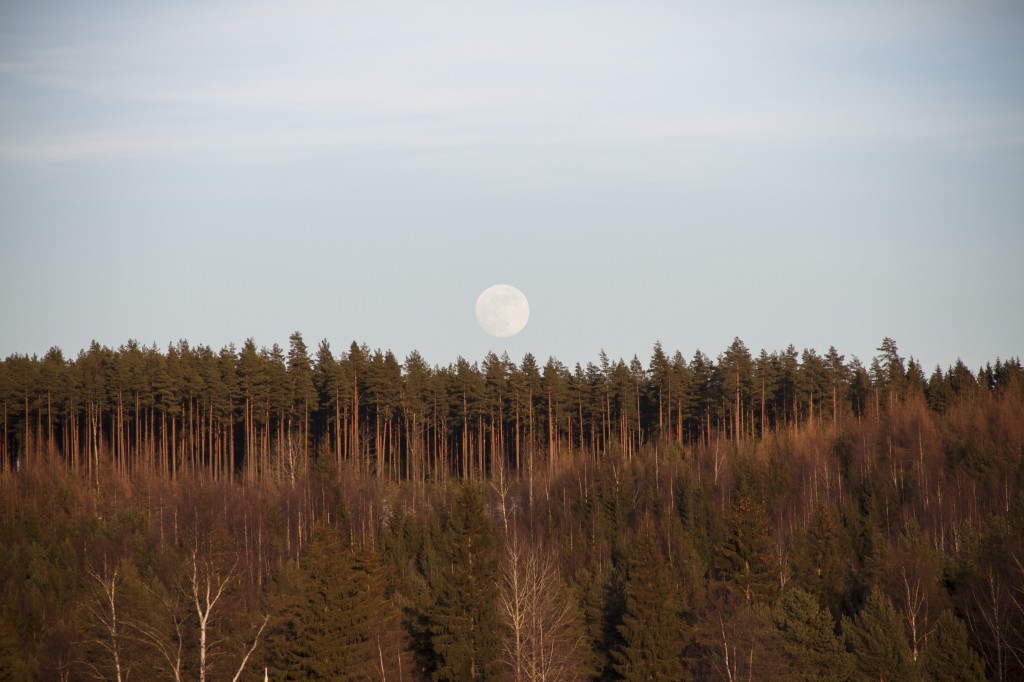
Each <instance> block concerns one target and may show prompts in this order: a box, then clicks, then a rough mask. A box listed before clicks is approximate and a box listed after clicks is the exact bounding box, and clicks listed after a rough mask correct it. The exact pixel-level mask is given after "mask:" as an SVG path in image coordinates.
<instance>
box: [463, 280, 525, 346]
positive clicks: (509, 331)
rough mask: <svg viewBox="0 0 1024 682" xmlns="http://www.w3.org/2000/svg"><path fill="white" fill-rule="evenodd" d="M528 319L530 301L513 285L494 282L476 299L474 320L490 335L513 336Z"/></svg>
mask: <svg viewBox="0 0 1024 682" xmlns="http://www.w3.org/2000/svg"><path fill="white" fill-rule="evenodd" d="M529 319H530V303H529V301H527V300H526V296H524V295H523V292H521V291H519V289H516V288H515V287H514V286H510V285H508V284H495V285H494V286H492V287H487V288H486V289H484V291H483V293H482V294H480V296H479V297H478V298H477V299H476V321H477V322H479V323H480V327H481V328H482V329H483V330H484V331H485V332H487V333H488V334H490V335H491V336H501V337H508V336H515V335H516V334H518V333H519V332H521V331H523V327H525V326H526V322H527V321H528V320H529Z"/></svg>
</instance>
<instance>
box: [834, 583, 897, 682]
mask: <svg viewBox="0 0 1024 682" xmlns="http://www.w3.org/2000/svg"><path fill="white" fill-rule="evenodd" d="M843 635H844V636H845V637H846V642H847V645H848V646H849V647H850V650H851V651H852V652H853V653H854V657H855V665H854V672H855V673H856V679H861V680H865V681H868V680H870V681H874V680H879V679H883V680H891V681H892V682H900V681H901V680H911V679H913V666H912V661H911V659H910V648H909V646H908V645H907V640H906V636H905V635H904V632H903V622H902V621H901V620H900V617H899V614H898V613H896V608H895V607H894V606H893V604H892V600H890V599H889V597H887V596H886V595H885V593H884V592H882V591H881V590H878V589H874V590H872V591H871V592H870V593H869V594H868V598H867V601H866V602H865V603H864V608H863V609H861V611H860V613H859V614H857V616H856V617H855V618H853V619H850V618H847V617H844V618H843Z"/></svg>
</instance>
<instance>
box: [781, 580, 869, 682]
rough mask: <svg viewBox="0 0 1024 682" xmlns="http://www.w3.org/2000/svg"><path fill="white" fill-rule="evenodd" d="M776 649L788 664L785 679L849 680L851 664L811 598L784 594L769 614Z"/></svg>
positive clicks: (826, 617) (809, 681)
mask: <svg viewBox="0 0 1024 682" xmlns="http://www.w3.org/2000/svg"><path fill="white" fill-rule="evenodd" d="M772 621H773V622H774V624H775V628H776V630H777V637H778V643H779V649H780V652H781V654H782V656H783V657H784V658H785V659H786V661H787V662H788V663H789V667H790V671H789V675H790V677H789V679H792V680H804V681H806V682H812V681H813V682H825V681H826V680H835V681H836V682H841V681H842V680H846V679H848V678H849V675H850V672H851V671H852V668H853V660H852V658H851V657H850V655H849V654H848V653H847V652H846V650H845V649H844V648H843V645H842V643H841V642H840V641H839V640H838V639H837V638H836V635H835V622H834V621H833V620H832V616H831V614H830V613H829V612H828V610H827V609H822V608H821V607H820V605H819V604H818V601H817V600H816V599H815V598H814V596H813V595H811V594H809V593H808V592H805V591H803V590H801V589H799V588H793V589H789V590H787V592H786V594H785V595H784V596H783V597H782V600H781V601H780V602H779V604H778V605H777V606H776V607H775V609H774V611H773V613H772Z"/></svg>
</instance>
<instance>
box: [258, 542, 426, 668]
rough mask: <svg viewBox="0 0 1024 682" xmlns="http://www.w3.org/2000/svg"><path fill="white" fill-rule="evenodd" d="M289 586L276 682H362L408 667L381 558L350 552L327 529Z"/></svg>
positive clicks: (275, 638)
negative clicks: (326, 681) (316, 681)
mask: <svg viewBox="0 0 1024 682" xmlns="http://www.w3.org/2000/svg"><path fill="white" fill-rule="evenodd" d="M289 580H290V581H291V583H292V584H291V586H290V587H291V589H290V590H289V592H291V594H290V598H289V600H288V602H287V603H286V604H285V607H284V615H283V617H282V618H281V620H280V623H279V624H278V627H277V628H276V631H275V632H274V634H273V635H272V636H271V638H270V640H269V642H268V649H269V655H268V658H269V659H270V664H271V666H272V668H273V670H274V671H275V672H276V675H277V678H276V679H282V680H305V679H310V678H313V679H330V680H356V679H365V678H367V677H372V678H377V677H379V676H381V674H382V673H383V674H384V675H385V676H386V677H390V676H392V674H394V675H397V674H398V673H399V671H400V670H402V669H405V670H408V669H409V668H410V661H409V659H408V657H407V656H406V654H405V653H404V647H403V645H402V638H401V632H400V626H399V623H398V611H397V609H396V608H395V607H394V606H393V605H392V604H391V603H390V602H389V601H388V600H387V599H386V597H385V595H384V585H383V580H382V579H381V566H380V561H379V559H378V558H377V557H376V555H374V554H368V553H366V552H351V551H346V550H345V549H344V548H343V547H342V544H341V541H340V539H339V537H338V534H337V532H336V531H335V530H334V529H333V528H331V527H330V526H328V525H327V524H324V523H321V524H319V525H318V526H317V527H316V528H315V529H314V531H313V538H312V540H311V541H310V543H309V545H308V546H307V548H306V551H305V553H304V554H303V556H302V567H301V569H298V571H297V572H296V573H295V574H293V575H292V576H290V577H286V578H285V579H284V580H283V581H282V582H289ZM382 666H383V670H382Z"/></svg>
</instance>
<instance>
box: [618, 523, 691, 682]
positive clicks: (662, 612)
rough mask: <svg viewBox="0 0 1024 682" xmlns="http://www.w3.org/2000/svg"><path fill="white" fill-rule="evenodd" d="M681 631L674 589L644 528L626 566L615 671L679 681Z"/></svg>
mask: <svg viewBox="0 0 1024 682" xmlns="http://www.w3.org/2000/svg"><path fill="white" fill-rule="evenodd" d="M682 630H683V621H682V618H681V616H680V607H679V598H678V590H677V588H676V585H675V583H674V581H673V579H672V576H671V575H670V574H669V572H668V565H667V563H666V562H665V559H664V558H663V557H662V554H661V550H659V549H658V546H657V544H656V542H655V539H654V537H653V531H651V530H649V529H648V530H645V531H643V532H641V534H640V541H639V546H638V547H637V550H636V556H635V558H634V559H632V560H631V561H630V563H629V568H628V574H627V578H626V611H625V613H624V614H623V616H622V623H621V624H620V625H619V635H620V636H621V638H622V641H621V644H620V646H619V647H618V648H617V649H616V650H615V651H613V652H612V656H613V658H614V660H615V671H616V672H617V673H618V674H619V676H620V678H621V679H623V680H629V681H633V680H681V679H683V678H684V675H685V670H684V668H683V660H682V649H683V642H682Z"/></svg>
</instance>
